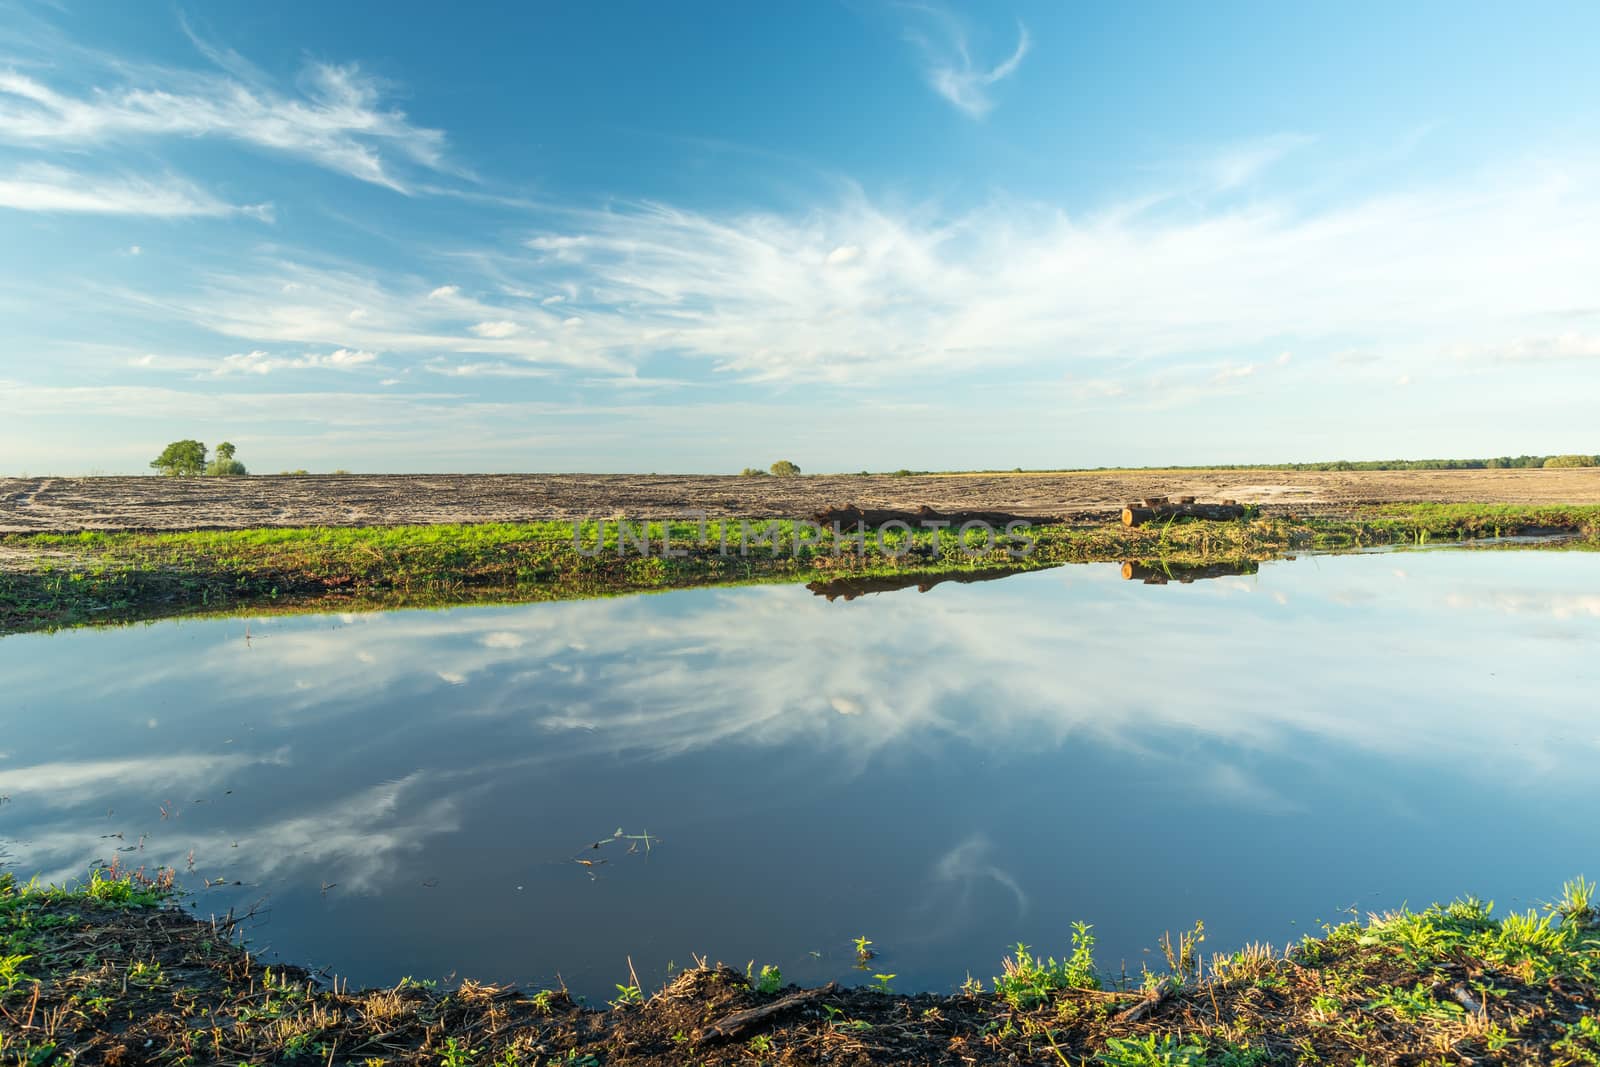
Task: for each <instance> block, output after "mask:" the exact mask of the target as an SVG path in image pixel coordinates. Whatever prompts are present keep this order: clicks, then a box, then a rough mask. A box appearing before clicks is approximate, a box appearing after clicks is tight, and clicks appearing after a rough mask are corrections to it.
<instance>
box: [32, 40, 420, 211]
mask: <svg viewBox="0 0 1600 1067" xmlns="http://www.w3.org/2000/svg"><path fill="white" fill-rule="evenodd" d="M105 76H106V77H108V78H110V77H115V78H117V79H118V81H119V82H120V84H115V85H111V86H95V87H93V88H89V89H83V90H78V91H74V90H73V89H70V88H57V87H55V86H52V85H47V84H45V83H44V82H43V81H40V80H38V79H37V78H35V77H31V76H29V75H27V74H23V73H20V72H19V71H16V70H0V143H4V144H10V145H17V146H23V147H28V148H35V149H41V148H58V149H59V148H66V149H80V148H87V147H94V146H100V145H106V144H115V143H120V142H126V141H132V140H136V139H156V138H162V137H185V138H194V137H215V138H225V139H229V140H234V141H239V142H242V143H244V144H247V145H250V146H252V147H255V148H259V149H262V150H265V151H270V152H277V153H282V154H284V155H288V156H293V157H297V158H300V159H304V160H307V161H309V162H312V163H315V164H316V165H318V166H321V167H325V168H327V169H329V170H333V171H337V172H339V173H342V174H347V175H349V176H351V177H353V178H358V179H360V180H361V181H365V182H371V183H373V184H376V185H383V186H387V187H389V188H391V189H395V190H398V191H402V192H404V191H407V189H408V186H407V183H406V181H405V180H404V179H403V178H402V176H401V175H400V174H399V173H397V170H396V168H395V166H394V163H393V158H394V157H399V158H400V159H403V160H406V161H408V162H409V163H411V164H414V165H416V166H419V167H421V168H425V169H427V170H434V171H439V170H445V169H447V166H446V163H445V160H444V134H443V133H441V132H440V131H438V130H434V129H428V128H426V127H422V126H418V125H416V124H415V123H413V122H411V121H410V119H409V118H408V117H407V116H406V114H405V113H404V112H403V111H400V110H398V109H395V108H393V107H388V106H386V105H385V104H384V103H383V99H382V87H381V83H380V82H379V81H378V80H377V79H375V78H373V77H371V76H368V75H366V74H364V73H363V72H362V71H361V70H360V69H359V68H357V67H355V66H339V65H334V64H327V63H314V64H312V65H311V66H309V67H308V68H307V69H306V71H305V72H304V75H303V77H302V79H301V85H302V89H301V90H300V91H298V92H293V93H291V92H285V91H283V90H281V89H279V88H276V87H274V86H272V85H270V84H264V83H262V84H247V83H245V82H244V81H241V80H240V79H239V78H238V77H236V76H234V75H231V74H228V73H222V74H217V73H210V72H195V71H178V70H171V69H166V68H157V67H144V68H138V67H127V66H120V65H119V66H117V67H116V68H115V69H114V71H108V72H107V73H106V75H105Z"/></svg>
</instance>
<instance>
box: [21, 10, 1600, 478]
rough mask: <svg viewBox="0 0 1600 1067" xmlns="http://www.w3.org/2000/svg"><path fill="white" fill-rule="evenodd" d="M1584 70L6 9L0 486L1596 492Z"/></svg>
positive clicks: (1197, 48) (1384, 31) (1399, 17)
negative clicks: (1153, 467) (1534, 477)
mask: <svg viewBox="0 0 1600 1067" xmlns="http://www.w3.org/2000/svg"><path fill="white" fill-rule="evenodd" d="M1597 37H1600V8H1596V7H1594V6H1593V5H1586V4H1572V5H1560V4H1551V5H1543V6H1540V7H1539V8H1537V9H1536V10H1534V11H1532V12H1517V13H1513V12H1511V11H1510V10H1509V9H1504V8H1495V7H1491V6H1489V5H1482V6H1471V5H1446V4H1413V5H1406V6H1405V7H1404V8H1401V7H1400V6H1399V5H1378V4H1371V5H1361V4H1351V5H1338V6H1337V7H1332V6H1328V7H1312V6H1310V5H1304V6H1296V7H1291V6H1289V5H1267V4H1250V5H1230V4H1223V5H1209V6H1204V7H1202V6H1200V5H1189V4H1171V5H1165V4H1152V5H1144V6H1141V7H1138V8H1134V7H1132V6H1127V5H1116V6H1113V5H1107V6H1105V7H1103V8H1090V7H1088V6H1085V5H1064V4H1057V3H1050V4H1020V5H1016V6H1006V5H1000V4H985V5H967V6H949V7H939V6H925V5H919V4H897V3H877V2H870V3H869V2H864V0H851V2H846V3H825V2H818V3H815V4H793V5H786V6H776V5H761V6H752V5H748V4H727V5H716V4H694V5H664V4H659V3H637V4H634V3H617V4H605V5H577V4H573V5H517V6H515V7H512V8H511V9H510V10H495V9H492V8H489V7H474V8H471V9H469V10H465V11H457V10H454V9H451V10H448V11H447V10H444V9H440V8H438V7H437V5H427V6H424V5H412V4H393V3H384V4H376V3H373V4H355V3H350V4H340V5H324V4H290V3H285V4H274V5H245V4H241V3H227V4H213V5H190V6H184V5H177V6H171V7H166V6H154V5H130V4H75V3H71V2H70V0H68V2H63V3H60V4H54V3H51V4H42V3H40V4H35V3H25V4H16V3H14V2H10V0H0V473H20V472H30V473H35V474H39V473H60V474H73V473H84V472H89V471H103V472H107V473H120V472H135V471H141V470H143V469H144V468H145V465H146V463H147V462H148V460H149V459H150V458H151V457H153V456H154V455H155V453H156V452H157V451H159V449H160V447H161V446H162V445H163V444H164V443H165V442H166V441H169V440H172V439H174V438H178V437H191V436H192V437H198V438H200V439H202V440H205V441H207V442H209V443H215V442H216V441H218V440H222V439H224V438H226V439H230V440H232V441H234V442H235V443H236V444H237V445H238V446H239V457H240V458H241V459H243V460H244V461H245V462H246V463H247V464H249V465H250V466H251V467H252V469H255V470H258V471H273V470H280V469H293V468H301V467H304V468H308V469H313V470H329V469H333V468H347V469H351V470H370V471H406V470H416V471H466V470H484V471H507V470H550V471H663V472H664V471H723V470H738V469H739V468H741V467H743V466H746V465H751V464H760V465H765V464H766V463H769V462H771V461H772V460H773V459H776V458H779V457H787V458H790V459H792V460H794V461H795V462H797V463H799V464H800V465H801V466H802V467H803V468H804V469H806V470H808V471H818V472H821V471H835V470H859V469H863V468H870V469H875V470H880V469H894V468H898V467H912V468H962V467H965V468H981V467H1001V468H1009V467H1014V466H1023V467H1059V466H1096V465H1110V464H1159V463H1204V462H1259V461H1274V460H1310V459H1330V458H1376V457H1387V456H1398V455H1408V456H1423V455H1429V456H1443V455H1472V456H1477V455H1495V454H1501V453H1506V452H1512V453H1520V452H1524V451H1527V452H1563V451H1583V452H1593V451H1596V449H1597V448H1600V444H1597V441H1596V438H1595V436H1594V430H1593V429H1592V427H1593V425H1594V416H1593V411H1594V408H1595V402H1596V400H1597V398H1600V280H1597V279H1600V184H1597V179H1600V150H1597V148H1596V147H1595V146H1596V145H1597V144H1600V136H1597V135H1600V110H1597V108H1600V72H1597V68H1596V65H1595V64H1594V63H1593V61H1592V58H1593V57H1592V54H1591V49H1590V46H1591V44H1592V42H1593V41H1594V40H1596V39H1597Z"/></svg>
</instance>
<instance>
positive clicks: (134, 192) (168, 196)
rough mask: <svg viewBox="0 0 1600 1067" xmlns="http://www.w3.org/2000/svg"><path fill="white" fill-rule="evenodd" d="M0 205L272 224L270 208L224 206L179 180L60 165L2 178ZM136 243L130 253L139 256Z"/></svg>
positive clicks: (25, 169)
mask: <svg viewBox="0 0 1600 1067" xmlns="http://www.w3.org/2000/svg"><path fill="white" fill-rule="evenodd" d="M0 207H8V208H14V209H16V210H18V211H40V212H60V213H70V214H90V215H144V216H149V217H153V218H192V217H196V216H211V217H219V216H225V215H249V216H252V217H254V218H258V219H263V220H266V221H271V219H272V208H271V205H268V204H256V205H238V204H228V203H224V202H223V201H221V200H218V199H217V198H216V197H214V196H212V195H211V194H209V193H207V192H205V191H204V190H203V189H200V188H199V187H198V186H196V185H193V184H192V183H189V182H186V181H183V180H181V179H178V178H171V177H169V178H163V179H161V180H159V181H151V180H148V179H143V178H132V177H123V176H115V175H91V174H83V173H80V172H77V171H72V170H67V169H65V168H62V167H55V166H48V165H44V164H35V165H32V166H28V167H23V168H19V169H17V170H15V171H12V172H11V173H10V174H8V175H0ZM140 251H141V250H140V248H139V246H138V245H134V246H133V247H131V248H129V249H128V254H129V255H135V256H136V255H138V254H139V252H140Z"/></svg>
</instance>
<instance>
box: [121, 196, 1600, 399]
mask: <svg viewBox="0 0 1600 1067" xmlns="http://www.w3.org/2000/svg"><path fill="white" fill-rule="evenodd" d="M1592 175H1600V168H1597V167H1595V166H1594V165H1592V164H1570V165H1567V166H1565V167H1562V168H1550V167H1548V166H1546V165H1543V164H1540V165H1537V166H1534V165H1527V166H1518V167H1508V168H1507V169H1505V170H1501V171H1497V172H1495V173H1491V174H1481V175H1477V176H1462V177H1459V178H1457V179H1455V180H1453V181H1451V182H1448V183H1444V184H1440V185H1436V186H1433V187H1428V188H1420V187H1419V188H1415V189H1413V190H1411V191H1409V192H1407V193H1403V194H1388V195H1381V196H1371V197H1368V198H1366V199H1357V200H1353V201H1348V202H1344V203H1335V204H1326V203H1322V204H1319V206H1317V207H1315V208H1308V207H1306V206H1304V205H1303V204H1302V203H1301V202H1300V200H1299V199H1297V198H1296V197H1295V196H1294V195H1293V193H1292V192H1290V193H1287V194H1285V195H1282V196H1280V197H1279V198H1276V199H1268V198H1265V197H1261V196H1255V197H1252V198H1251V199H1250V201H1249V202H1248V203H1247V204H1244V205H1239V204H1228V205H1221V206H1219V205H1215V204H1211V203H1208V202H1205V201H1201V202H1198V203H1197V202H1195V201H1193V200H1192V199H1189V198H1186V197H1166V198H1160V197H1153V198H1147V199H1143V200H1140V201H1138V202H1136V203H1134V204H1133V205H1132V206H1128V205H1119V204H1113V205H1111V206H1110V207H1108V208H1106V209H1105V210H1102V211H1099V212H1096V213H1091V214H1085V215H1081V216H1073V215H1068V214H1066V213H1064V212H1062V211H1060V210H1059V209H1056V208H1054V207H1050V206H1046V205H1039V204H1035V203H1029V202H1022V201H1016V200H1007V199H1002V198H995V199H993V200H991V201H989V202H987V203H985V204H983V205H981V206H979V207H977V208H974V209H972V210H969V211H965V212H960V213H948V212H941V211H940V210H939V209H938V208H937V207H936V206H927V205H924V206H920V207H916V208H911V209H907V208H902V207H894V206H888V205H886V204H883V203H879V202H876V201H874V200H872V199H870V198H868V197H867V196H866V195H864V194H863V193H861V192H859V191H854V190H846V191H845V192H844V193H843V195H840V196H837V197H835V198H832V199H831V200H829V201H828V202H825V203H822V204H819V205H818V206H816V207H814V208H813V209H811V210H809V211H805V212H793V213H776V212H758V213H738V212H706V211H690V210H686V209H682V208H677V207H673V206H669V205H663V204H651V203H643V204H623V205H619V206H617V207H615V208H613V209H610V210H605V211H566V212H554V213H550V212H547V213H546V215H545V217H544V219H543V220H541V221H542V224H541V225H539V226H537V228H533V233H532V235H531V236H529V237H528V238H526V240H525V242H524V244H523V246H522V247H521V248H515V247H506V246H501V247H498V248H496V247H487V248H483V249H479V250H477V251H475V252H474V253H473V254H472V255H471V256H470V257H463V256H452V257H450V262H449V271H450V273H449V275H447V276H446V277H448V279H449V280H448V281H446V277H435V278H419V277H416V276H391V275H386V274H383V273H381V272H377V271H374V270H372V269H371V268H370V267H366V266H364V265H361V264H346V265H343V266H339V267H337V268H335V267H328V266H318V267H311V266H306V265H304V264H302V263H297V262H294V261H290V260H284V259H273V260H262V261H257V262H256V263H255V264H254V265H253V266H252V265H251V263H249V262H248V261H245V262H241V263H239V264H236V265H235V269H234V270H232V271H230V272H229V273H226V274H213V275H211V276H210V277H208V278H205V279H203V280H201V281H200V282H199V284H198V286H197V287H196V288H194V289H192V290H191V291H190V292H187V293H183V294H179V295H160V296H155V295H149V294H146V295H139V296H133V295H132V294H130V297H131V298H133V299H136V300H138V301H142V302H143V304H144V306H145V308H146V309H147V312H148V314H150V315H151V316H157V317H169V316H170V317H174V318H178V319H181V320H182V321H184V322H186V323H192V324H195V325H199V326H202V327H206V328H209V329H211V330H213V331H215V332H217V333H219V334H223V335H225V336H227V337H230V338H235V339H237V340H238V341H239V342H241V343H242V345H243V348H242V351H244V352H246V353H247V354H248V353H249V352H251V351H252V350H255V349H260V350H262V351H265V352H269V353H276V352H279V351H281V349H282V348H283V347H285V346H296V347H297V348H298V349H299V350H302V351H322V350H324V349H349V350H352V351H362V352H369V353H375V354H378V355H380V356H384V357H388V356H390V355H395V356H402V357H409V358H412V359H413V360H414V364H413V365H415V366H417V367H418V368H425V369H428V370H431V371H434V372H436V373H440V374H451V375H456V376H461V377H466V376H473V375H485V376H488V375H495V376H513V375H515V374H516V373H517V372H516V371H514V368H517V367H530V368H537V367H544V368H547V369H549V368H556V369H559V368H563V367H565V368H581V369H585V370H587V371H589V372H590V373H595V372H601V373H602V374H604V375H608V376H612V377H616V378H618V379H623V380H626V379H630V378H633V377H634V376H635V375H636V374H637V373H638V371H639V369H640V368H641V367H642V366H643V364H645V363H646V362H648V361H650V360H653V359H656V358H659V357H668V358H683V359H689V360H695V361H701V362H703V363H705V364H707V365H708V366H709V367H710V368H711V369H712V370H714V371H720V372H722V373H723V374H725V375H727V376H729V377H732V378H735V379H738V380H741V381H744V382H781V383H795V382H804V383H817V382H823V383H841V384H860V383H864V382H885V381H897V380H898V381H904V380H907V379H918V380H928V376H929V375H940V374H944V375H949V374H960V373H965V372H972V371H974V370H977V369H979V368H982V369H985V370H992V369H998V368H1002V367H1004V368H1009V369H1011V370H1012V371H1015V372H1019V373H1031V374H1033V375H1035V376H1036V378H1037V380H1041V381H1043V380H1048V381H1055V382H1060V381H1062V380H1063V377H1064V376H1071V378H1072V379H1073V381H1074V382H1076V383H1078V384H1076V385H1074V386H1073V389H1074V390H1075V391H1076V392H1078V393H1079V394H1081V395H1083V396H1084V397H1085V398H1087V397H1089V396H1093V397H1099V398H1101V399H1106V398H1114V397H1119V396H1127V397H1133V396H1138V397H1145V398H1148V397H1150V396H1152V395H1154V394H1155V392H1156V391H1160V392H1162V393H1164V394H1166V395H1171V396H1177V397H1191V398H1192V397H1194V396H1198V395H1202V394H1203V393H1205V392H1207V391H1210V392H1213V393H1214V392H1217V391H1230V392H1236V391H1239V390H1242V389H1251V390H1256V389H1261V388H1264V387H1266V383H1267V381H1268V380H1273V381H1281V380H1282V375H1281V373H1280V372H1282V371H1283V370H1284V368H1285V366H1286V365H1287V361H1285V360H1283V359H1282V358H1281V357H1280V354H1281V353H1283V352H1284V351H1285V350H1286V349H1293V350H1295V351H1296V352H1298V353H1299V354H1300V356H1301V358H1298V359H1296V360H1295V362H1294V363H1293V373H1295V374H1303V373H1306V372H1308V371H1311V370H1314V369H1315V368H1318V367H1320V368H1322V371H1323V372H1324V373H1328V374H1337V375H1339V376H1342V377H1343V378H1346V379H1349V378H1353V377H1357V376H1369V377H1371V378H1372V380H1374V381H1378V380H1383V381H1388V382H1392V381H1393V380H1394V378H1395V376H1396V375H1397V374H1400V373H1408V374H1412V375H1416V374H1418V373H1419V372H1425V370H1426V368H1427V366H1428V365H1429V364H1430V363H1431V364H1435V365H1437V364H1441V363H1448V364H1454V365H1458V366H1460V365H1463V360H1462V359H1461V354H1462V353H1463V352H1467V351H1471V352H1476V353H1485V354H1495V353H1498V356H1497V359H1499V360H1524V359H1527V360H1531V359H1541V358H1548V359H1574V358H1583V357H1585V356H1586V355H1587V354H1588V353H1591V352H1593V351H1595V346H1594V343H1593V339H1592V337H1591V336H1590V335H1589V334H1587V333H1576V332H1567V333H1558V332H1556V331H1553V330H1551V323H1552V322H1556V321H1567V320H1565V319H1562V318H1561V316H1569V317H1570V315H1571V314H1572V312H1571V309H1574V308H1584V307H1587V306H1589V304H1590V303H1592V293H1590V292H1588V291H1587V290H1586V288H1585V281H1584V280H1585V279H1587V278H1590V277H1593V276H1595V275H1596V274H1597V273H1600V221H1597V220H1600V196H1597V195H1596V194H1595V192H1594V190H1595V189H1597V188H1600V182H1596V181H1593V180H1591V177H1590V176H1592ZM1535 249H1537V250H1538V252H1537V254H1535V253H1534V252H1533V250H1535ZM441 282H443V283H444V284H440V283H441ZM543 294H562V295H563V300H562V301H561V302H560V303H554V304H552V303H549V302H548V301H547V300H546V299H544V298H543ZM1529 338H1534V339H1536V340H1529ZM450 357H467V358H466V359H465V360H457V359H452V358H450ZM1363 361H1364V362H1363ZM262 362H263V363H264V364H265V363H268V362H269V361H268V359H267V358H266V357H263V360H262ZM403 362H404V361H403V360H402V361H401V363H402V364H403ZM1476 362H1478V363H1480V364H1487V363H1489V362H1491V360H1488V359H1482V358H1479V359H1477V360H1476ZM1269 372H1270V373H1269ZM1086 391H1087V392H1086Z"/></svg>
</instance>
